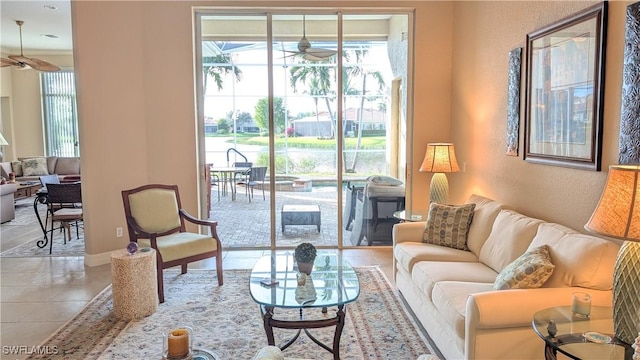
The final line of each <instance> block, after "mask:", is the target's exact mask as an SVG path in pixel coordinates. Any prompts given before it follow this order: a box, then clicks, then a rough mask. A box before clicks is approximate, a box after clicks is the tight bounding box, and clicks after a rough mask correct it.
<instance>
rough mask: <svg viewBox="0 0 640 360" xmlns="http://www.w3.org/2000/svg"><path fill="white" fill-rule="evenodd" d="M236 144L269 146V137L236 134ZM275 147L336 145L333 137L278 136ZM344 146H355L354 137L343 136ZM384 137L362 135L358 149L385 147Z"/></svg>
mask: <svg viewBox="0 0 640 360" xmlns="http://www.w3.org/2000/svg"><path fill="white" fill-rule="evenodd" d="M236 142H237V143H238V144H244V145H260V146H269V138H268V137H267V136H252V137H246V136H238V137H237V138H236ZM275 142H276V143H275V145H276V149H280V148H284V147H285V146H288V147H291V148H303V149H334V148H335V146H336V140H335V139H318V138H316V137H311V136H308V137H290V138H284V137H278V138H276V139H275ZM344 142H345V147H346V148H347V149H355V148H356V142H357V139H356V138H345V139H344ZM385 147H386V139H385V137H384V136H375V137H363V138H362V139H361V143H360V149H366V150H376V149H385Z"/></svg>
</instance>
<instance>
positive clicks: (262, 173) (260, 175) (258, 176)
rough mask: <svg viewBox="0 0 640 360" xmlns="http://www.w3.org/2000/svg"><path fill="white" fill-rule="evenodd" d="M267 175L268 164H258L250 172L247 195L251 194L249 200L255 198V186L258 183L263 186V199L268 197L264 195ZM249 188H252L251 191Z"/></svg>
mask: <svg viewBox="0 0 640 360" xmlns="http://www.w3.org/2000/svg"><path fill="white" fill-rule="evenodd" d="M266 176H267V167H266V166H256V167H252V168H251V171H250V172H249V179H248V181H247V195H248V196H249V202H251V198H253V188H254V187H256V186H257V185H260V186H261V187H262V200H266V199H267V198H266V197H265V195H264V178H265V177H266ZM249 190H251V193H249Z"/></svg>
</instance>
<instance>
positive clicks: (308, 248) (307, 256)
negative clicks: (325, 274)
mask: <svg viewBox="0 0 640 360" xmlns="http://www.w3.org/2000/svg"><path fill="white" fill-rule="evenodd" d="M317 254H318V252H317V250H316V247H315V246H313V244H310V243H306V242H305V243H302V244H300V245H298V246H297V247H296V250H295V252H294V254H293V257H294V258H295V259H296V263H297V264H298V271H300V272H301V273H305V274H307V275H310V274H311V270H313V261H314V260H315V259H316V255H317Z"/></svg>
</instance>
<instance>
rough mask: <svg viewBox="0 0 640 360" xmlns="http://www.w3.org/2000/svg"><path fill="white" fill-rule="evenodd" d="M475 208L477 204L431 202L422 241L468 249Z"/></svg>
mask: <svg viewBox="0 0 640 360" xmlns="http://www.w3.org/2000/svg"><path fill="white" fill-rule="evenodd" d="M475 208H476V204H464V205H444V204H438V203H435V202H433V203H431V205H430V206H429V215H428V217H427V223H426V224H425V227H424V234H423V236H422V242H424V243H427V244H434V245H440V246H446V247H450V248H454V249H459V250H467V251H468V250H469V247H468V246H467V235H468V234H469V226H471V221H472V220H473V210H474V209H475Z"/></svg>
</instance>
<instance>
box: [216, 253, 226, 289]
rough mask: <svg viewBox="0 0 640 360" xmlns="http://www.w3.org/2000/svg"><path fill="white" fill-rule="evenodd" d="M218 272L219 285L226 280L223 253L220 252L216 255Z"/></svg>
mask: <svg viewBox="0 0 640 360" xmlns="http://www.w3.org/2000/svg"><path fill="white" fill-rule="evenodd" d="M216 273H217V275H218V286H221V285H222V284H224V281H223V279H222V254H221V253H218V255H216Z"/></svg>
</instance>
